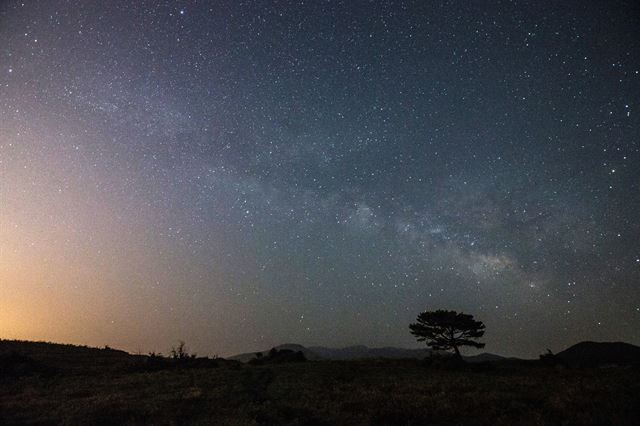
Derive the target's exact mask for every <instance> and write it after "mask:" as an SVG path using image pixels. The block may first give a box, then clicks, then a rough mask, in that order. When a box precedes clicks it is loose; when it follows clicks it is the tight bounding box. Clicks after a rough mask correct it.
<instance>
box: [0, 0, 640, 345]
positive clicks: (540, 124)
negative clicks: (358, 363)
mask: <svg viewBox="0 0 640 426" xmlns="http://www.w3.org/2000/svg"><path fill="white" fill-rule="evenodd" d="M638 28H640V6H639V5H638V3H637V2H634V1H613V0H612V1H606V2H605V1H601V2H596V1H594V2H582V1H566V2H540V1H501V0H497V1H491V2H484V1H463V0H460V1H433V2H432V1H419V0H416V1H410V0H407V1H400V0H398V1H395V0H393V1H386V0H379V1H373V0H371V1H363V0H349V1H337V0H326V1H324V0H322V1H321V0H306V1H302V0H300V1H275V0H272V1H240V0H230V1H222V0H221V1H195V0H194V1H175V2H173V1H135V2H132V1H116V0H114V1H109V2H102V1H93V0H82V1H80V0H67V1H62V0H58V1H46V2H36V1H23V2H20V1H3V2H1V3H0V178H1V179H0V337H2V338H20V339H30V340H52V341H59V342H68V343H79V344H89V345H97V346H102V345H105V344H108V345H110V346H113V347H120V348H124V349H127V350H130V351H134V352H135V351H141V352H148V351H151V350H154V351H161V352H165V353H166V352H167V350H168V348H170V347H171V346H172V345H174V344H176V342H177V341H178V340H179V339H182V340H185V341H186V342H187V345H188V346H189V347H190V348H191V349H192V350H194V351H196V352H198V353H199V354H202V355H205V354H209V355H212V354H220V355H231V354H233V353H238V352H246V351H253V350H261V349H265V348H269V347H271V346H274V345H277V344H281V343H287V342H293V343H300V344H304V345H325V346H346V345H353V344H366V345H370V346H384V345H395V346H403V347H419V344H418V343H417V342H415V340H414V338H413V336H411V335H410V333H409V330H408V324H409V323H410V322H412V321H414V320H415V317H416V315H417V314H418V313H419V312H421V311H423V310H431V309H438V308H444V309H455V310H462V311H464V312H468V313H471V314H474V315H475V316H476V318H478V319H480V320H482V321H484V322H485V324H486V325H487V332H486V334H485V339H484V341H485V342H486V343H487V346H486V350H487V351H489V352H494V353H500V354H505V355H514V356H527V357H536V356H537V355H538V354H540V353H543V352H544V351H545V350H546V348H551V349H552V350H554V351H556V350H561V349H563V348H565V347H567V346H569V345H571V344H574V343H577V342H578V341H581V340H587V339H588V340H605V341H611V340H623V341H627V342H630V343H635V344H640V331H639V330H640V215H639V213H640V104H639V101H640V49H639V48H640V38H638V37H637V33H638ZM469 353H472V352H469Z"/></svg>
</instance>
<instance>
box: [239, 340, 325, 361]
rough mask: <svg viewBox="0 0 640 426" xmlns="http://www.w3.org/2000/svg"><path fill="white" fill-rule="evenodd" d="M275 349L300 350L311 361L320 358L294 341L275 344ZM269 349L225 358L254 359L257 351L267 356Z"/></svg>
mask: <svg viewBox="0 0 640 426" xmlns="http://www.w3.org/2000/svg"><path fill="white" fill-rule="evenodd" d="M275 349H277V350H279V351H280V350H283V349H287V350H290V351H294V352H302V353H303V354H304V356H305V358H306V359H308V360H312V361H315V360H319V359H321V357H320V356H318V354H316V353H315V352H313V351H311V350H310V349H309V348H306V347H304V346H302V345H297V344H295V343H285V344H284V345H278V346H275ZM270 350H271V348H269V349H266V350H264V351H256V352H247V353H243V354H238V355H234V356H231V357H228V358H227V359H229V360H233V361H240V362H249V361H251V360H252V359H254V358H255V357H256V355H257V354H258V353H261V354H262V356H267V355H268V354H269V351H270Z"/></svg>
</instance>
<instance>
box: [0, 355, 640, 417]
mask: <svg viewBox="0 0 640 426" xmlns="http://www.w3.org/2000/svg"><path fill="white" fill-rule="evenodd" d="M105 354H106V353H105ZM86 355H88V354H85V358H83V359H84V361H85V362H86V365H87V366H89V365H90V362H89V360H90V358H87V357H86ZM106 355H109V354H106ZM56 356H57V357H58V358H59V359H61V358H64V357H61V355H60V354H57V355H56ZM111 356H113V357H114V358H117V357H116V356H115V354H111ZM100 359H102V360H103V361H104V357H103V358H100ZM124 359H125V358H122V360H124ZM130 361H132V362H133V363H132V364H129V366H128V367H127V366H126V365H127V364H126V363H124V362H120V363H117V364H116V365H118V369H115V370H114V369H112V368H87V369H82V368H75V369H72V370H68V369H62V370H51V371H47V370H43V371H42V372H37V373H33V374H27V375H21V376H17V377H6V376H5V377H4V378H0V424H3V425H7V424H24V423H32V424H33V423H35V424H60V423H63V424H95V423H100V424H283V423H284V424H305V425H307V424H404V425H422V424H447V425H452V424H454V425H455V424H502V425H513V424H519V425H540V424H563V425H571V424H580V425H583V424H593V425H596V424H597V425H600V424H628V425H632V424H638V419H640V381H639V380H638V379H639V378H640V371H638V370H637V369H632V368H603V369H563V370H557V369H554V368H551V367H543V366H539V365H536V364H526V365H524V364H523V365H513V364H497V365H494V366H489V365H479V366H477V365H476V366H467V367H463V368H461V369H454V370H451V369H444V368H438V367H433V366H427V365H426V364H425V363H423V362H420V361H414V360H395V361H392V360H368V361H314V362H302V363H288V364H277V365H259V366H257V365H245V364H239V363H230V362H229V363H227V362H220V363H218V364H217V367H215V366H213V365H215V364H213V363H212V364H211V366H209V367H208V368H179V367H171V368H162V369H159V370H156V371H145V368H140V365H141V364H139V363H138V361H136V359H135V358H133V357H132V358H131V359H130Z"/></svg>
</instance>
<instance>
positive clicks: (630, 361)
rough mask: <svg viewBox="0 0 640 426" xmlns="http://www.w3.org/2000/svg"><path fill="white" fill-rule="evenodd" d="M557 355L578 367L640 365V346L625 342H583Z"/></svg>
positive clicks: (565, 361)
mask: <svg viewBox="0 0 640 426" xmlns="http://www.w3.org/2000/svg"><path fill="white" fill-rule="evenodd" d="M555 356H556V357H557V358H559V359H560V360H562V361H563V362H564V363H566V364H567V365H569V366H576V367H598V366H606V365H640V347H638V346H635V345H631V344H629V343H623V342H581V343H578V344H576V345H573V346H571V347H570V348H568V349H565V350H564V351H562V352H559V353H557V354H556V355H555Z"/></svg>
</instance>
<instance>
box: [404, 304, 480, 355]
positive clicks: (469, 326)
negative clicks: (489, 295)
mask: <svg viewBox="0 0 640 426" xmlns="http://www.w3.org/2000/svg"><path fill="white" fill-rule="evenodd" d="M409 329H410V330H411V334H413V335H414V336H416V338H417V340H418V341H419V342H426V343H427V346H429V347H430V348H431V349H433V350H439V351H449V350H451V349H453V351H454V353H455V355H456V356H457V357H461V355H460V350H459V347H460V346H471V347H474V348H478V349H481V348H483V347H484V343H480V342H477V341H476V340H475V339H479V338H480V337H482V336H483V335H484V329H485V326H484V324H483V323H482V321H476V320H474V319H473V315H469V314H465V313H462V312H460V313H458V312H456V311H446V310H437V311H425V312H422V313H420V314H419V315H418V318H417V322H416V323H413V324H410V325H409Z"/></svg>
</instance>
